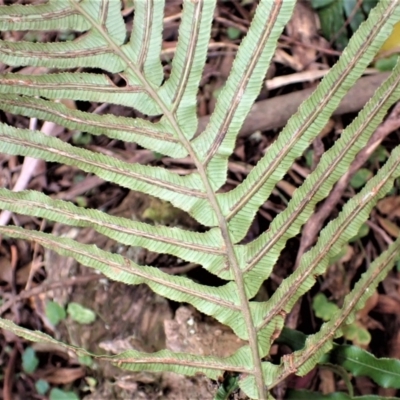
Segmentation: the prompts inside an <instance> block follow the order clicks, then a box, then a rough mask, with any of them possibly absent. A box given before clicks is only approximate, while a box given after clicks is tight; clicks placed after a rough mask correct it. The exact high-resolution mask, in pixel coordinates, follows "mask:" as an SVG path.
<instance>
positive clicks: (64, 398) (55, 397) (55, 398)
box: [49, 388, 79, 400]
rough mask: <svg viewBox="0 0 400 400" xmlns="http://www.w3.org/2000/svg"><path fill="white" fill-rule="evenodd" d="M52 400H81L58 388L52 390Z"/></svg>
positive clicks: (72, 393) (71, 393) (50, 397)
mask: <svg viewBox="0 0 400 400" xmlns="http://www.w3.org/2000/svg"><path fill="white" fill-rule="evenodd" d="M49 399H50V400H79V397H78V396H77V395H76V394H75V393H74V392H71V391H65V390H62V389H58V388H53V389H51V390H50V396H49Z"/></svg>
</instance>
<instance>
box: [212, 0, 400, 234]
mask: <svg viewBox="0 0 400 400" xmlns="http://www.w3.org/2000/svg"><path fill="white" fill-rule="evenodd" d="M399 19H400V8H399V7H398V4H397V3H396V2H381V3H380V4H379V5H378V7H377V8H375V9H374V10H373V11H372V12H371V13H370V15H369V17H368V20H367V21H365V23H363V24H362V25H361V26H360V29H359V30H358V31H357V32H356V33H355V34H354V35H353V37H352V38H351V39H350V42H349V45H348V47H347V48H346V49H345V50H344V51H343V54H342V56H341V57H340V59H339V61H338V63H337V64H336V65H335V66H334V67H333V68H332V69H331V70H330V72H329V73H328V74H327V75H326V76H325V78H324V79H323V80H322V82H321V84H320V85H318V88H317V89H316V90H315V92H314V93H313V94H312V95H311V96H310V97H309V98H308V99H307V100H306V101H305V102H304V103H303V104H302V105H301V107H300V108H299V110H298V112H297V113H296V114H295V115H293V117H292V118H291V119H290V120H289V122H288V123H287V125H286V126H285V128H284V129H283V130H282V132H281V133H280V135H279V137H278V139H277V140H276V141H275V142H274V143H273V144H272V145H271V146H270V147H269V148H268V150H267V152H266V154H265V156H264V157H263V158H262V159H261V160H260V161H259V162H258V163H257V165H256V166H255V167H254V168H253V170H252V171H251V172H250V174H249V175H248V176H247V178H246V179H245V180H244V181H243V182H242V183H241V184H240V185H238V186H237V187H236V188H235V189H233V190H232V191H230V192H229V193H222V194H220V195H219V196H218V197H219V201H220V204H221V205H222V207H223V209H224V211H225V213H226V214H225V215H227V219H228V220H229V221H230V223H229V226H230V231H231V232H234V235H235V240H236V241H239V240H241V239H242V238H243V237H244V235H245V233H246V232H247V230H248V228H249V226H250V224H251V221H252V219H253V217H254V215H255V213H256V211H257V210H258V208H259V207H260V206H261V204H263V203H264V202H265V201H266V199H267V198H268V196H269V195H270V194H271V192H272V189H273V188H274V187H275V185H276V184H277V182H278V181H279V180H281V179H282V178H283V176H284V174H285V173H286V172H287V170H288V169H289V167H290V166H291V165H292V163H293V161H294V159H295V158H296V157H300V156H301V155H302V153H303V152H304V150H305V149H306V148H307V147H308V146H309V144H310V142H311V141H312V140H313V139H314V138H315V137H316V136H317V135H318V134H319V132H320V131H321V130H322V128H323V127H324V126H325V124H326V123H327V121H328V118H329V117H330V115H331V114H332V112H333V111H334V109H335V108H336V107H337V106H338V105H339V103H340V101H341V99H342V98H343V96H344V95H345V94H346V93H347V91H348V90H349V88H350V87H351V86H353V85H354V83H355V82H356V80H357V79H358V78H359V77H360V76H361V74H362V72H363V71H364V70H365V68H366V67H367V66H368V65H369V63H370V62H371V61H372V59H373V57H374V56H375V54H376V53H377V51H378V50H379V48H380V46H381V45H382V44H383V42H384V41H385V39H386V38H387V36H389V34H390V32H391V30H392V28H393V24H394V23H395V22H397V21H398V20H399Z"/></svg>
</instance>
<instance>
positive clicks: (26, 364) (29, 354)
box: [22, 346, 39, 374]
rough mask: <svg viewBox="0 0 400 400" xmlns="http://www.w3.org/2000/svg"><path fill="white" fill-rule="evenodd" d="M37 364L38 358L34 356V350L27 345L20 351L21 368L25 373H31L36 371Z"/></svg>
mask: <svg viewBox="0 0 400 400" xmlns="http://www.w3.org/2000/svg"><path fill="white" fill-rule="evenodd" d="M38 365H39V359H38V358H37V356H36V352H35V350H34V349H33V348H32V347H30V346H29V347H27V348H26V349H25V350H24V352H23V353H22V369H23V370H24V371H25V372H26V373H27V374H32V373H33V372H35V371H36V368H37V367H38Z"/></svg>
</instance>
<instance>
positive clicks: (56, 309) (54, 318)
mask: <svg viewBox="0 0 400 400" xmlns="http://www.w3.org/2000/svg"><path fill="white" fill-rule="evenodd" d="M45 313H46V317H47V318H48V320H49V321H50V322H51V323H52V324H53V325H54V326H55V325H57V324H58V323H59V322H60V321H62V320H63V319H65V317H66V313H65V310H64V307H61V306H60V304H58V303H57V302H56V301H48V302H47V303H46V310H45Z"/></svg>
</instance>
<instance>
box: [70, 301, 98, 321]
mask: <svg viewBox="0 0 400 400" xmlns="http://www.w3.org/2000/svg"><path fill="white" fill-rule="evenodd" d="M67 313H68V315H69V316H70V317H71V319H72V320H74V321H76V322H78V323H79V324H82V325H86V324H91V323H92V322H94V321H95V320H96V314H95V313H94V311H92V310H90V309H89V308H87V307H84V306H82V305H81V304H79V303H74V302H72V303H68V307H67Z"/></svg>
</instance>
